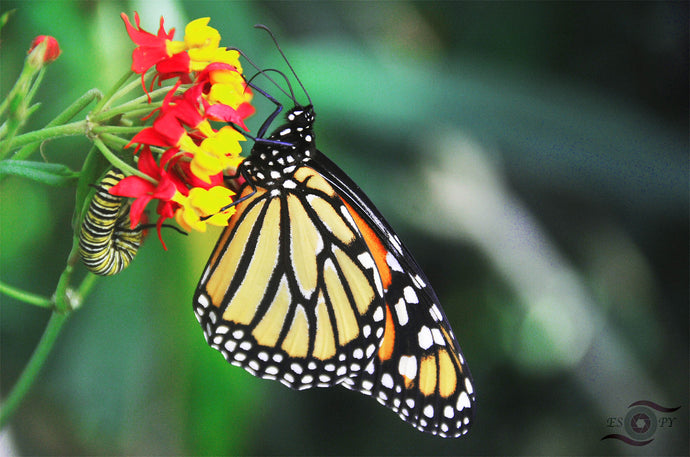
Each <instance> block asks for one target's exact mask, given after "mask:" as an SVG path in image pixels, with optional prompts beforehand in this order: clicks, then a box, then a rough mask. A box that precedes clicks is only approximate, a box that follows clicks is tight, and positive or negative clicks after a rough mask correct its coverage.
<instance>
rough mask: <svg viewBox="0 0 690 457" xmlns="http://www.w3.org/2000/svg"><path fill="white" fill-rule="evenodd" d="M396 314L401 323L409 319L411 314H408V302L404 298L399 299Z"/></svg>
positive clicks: (403, 323) (405, 322)
mask: <svg viewBox="0 0 690 457" xmlns="http://www.w3.org/2000/svg"><path fill="white" fill-rule="evenodd" d="M395 314H396V315H397V316H398V322H399V323H400V325H405V324H407V322H408V321H409V316H408V315H407V304H406V303H405V300H403V299H402V298H401V299H400V300H398V303H396V304H395Z"/></svg>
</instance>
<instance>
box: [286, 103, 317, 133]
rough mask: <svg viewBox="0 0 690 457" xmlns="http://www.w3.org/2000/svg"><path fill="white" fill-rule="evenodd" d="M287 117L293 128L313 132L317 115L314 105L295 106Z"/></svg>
mask: <svg viewBox="0 0 690 457" xmlns="http://www.w3.org/2000/svg"><path fill="white" fill-rule="evenodd" d="M285 117H286V118H287V120H288V124H289V125H290V126H292V127H293V128H295V129H297V128H302V129H303V130H311V129H312V128H313V127H314V119H315V117H316V115H315V113H314V106H313V105H307V106H300V105H295V107H294V108H292V109H291V110H290V111H288V112H287V115H286V116H285Z"/></svg>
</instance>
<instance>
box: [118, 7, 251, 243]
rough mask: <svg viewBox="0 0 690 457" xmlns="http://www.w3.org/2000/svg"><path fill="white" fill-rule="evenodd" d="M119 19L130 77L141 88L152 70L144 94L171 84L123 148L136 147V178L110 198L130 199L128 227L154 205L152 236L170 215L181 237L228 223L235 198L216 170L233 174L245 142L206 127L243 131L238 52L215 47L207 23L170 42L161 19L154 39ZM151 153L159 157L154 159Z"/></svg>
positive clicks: (245, 96)
mask: <svg viewBox="0 0 690 457" xmlns="http://www.w3.org/2000/svg"><path fill="white" fill-rule="evenodd" d="M122 19H123V20H124V22H125V26H126V27H127V33H128V34H129V37H130V38H131V39H132V41H133V42H134V43H135V44H136V45H137V48H136V49H135V50H134V52H133V54H132V71H134V72H135V73H137V74H140V75H141V77H142V85H143V86H144V90H146V86H145V82H144V75H145V74H146V73H147V72H148V71H149V70H150V69H151V68H154V67H155V68H154V75H153V79H152V81H151V86H150V88H149V90H151V88H152V87H153V84H154V83H155V82H156V81H157V82H158V84H159V85H160V84H161V82H162V81H165V80H168V79H177V81H176V83H175V84H174V85H173V86H172V87H171V89H170V91H169V92H167V94H166V96H165V98H164V99H163V102H162V104H161V106H160V107H159V108H156V109H155V110H154V111H153V112H152V113H151V115H150V116H149V117H154V119H153V124H152V125H151V126H150V127H146V128H144V129H142V130H141V131H140V132H139V133H138V134H137V135H135V136H134V138H132V141H131V142H130V145H131V144H136V145H137V146H136V149H135V154H137V155H138V162H137V168H138V170H139V172H140V174H139V175H132V176H128V177H126V178H125V179H123V180H122V181H120V183H118V184H117V185H115V186H113V187H112V188H111V189H110V193H112V194H114V195H119V196H123V197H131V198H134V199H135V200H134V202H133V203H132V207H131V210H130V218H131V224H132V227H134V226H136V225H137V224H138V223H139V222H140V220H141V218H142V214H143V211H144V208H145V207H146V205H147V204H148V203H149V202H150V201H151V200H157V202H158V206H157V213H158V216H159V217H158V221H157V227H158V236H159V238H161V235H160V229H161V226H162V224H163V222H164V221H165V220H166V219H168V218H173V217H174V218H175V220H176V221H177V222H178V224H180V226H181V227H182V228H184V229H185V230H187V231H191V230H198V231H205V230H206V224H212V225H220V226H223V225H227V221H228V219H229V218H230V216H231V215H232V214H233V213H234V211H235V208H234V207H233V206H229V205H230V204H231V203H232V197H233V195H234V194H235V193H234V192H233V191H232V190H231V189H228V188H227V187H226V186H225V185H224V180H223V172H224V171H228V170H234V169H236V168H237V166H238V165H239V164H240V162H241V161H242V160H243V158H242V157H240V155H239V154H240V152H241V151H242V148H241V146H240V141H245V137H244V136H243V135H242V134H241V133H240V132H238V131H237V130H236V129H235V128H234V127H232V126H230V125H226V126H225V127H222V128H220V129H219V130H215V129H214V128H213V127H212V125H211V123H210V121H223V122H226V123H231V124H234V125H237V126H239V127H241V128H243V129H245V130H247V128H246V126H245V124H244V120H245V119H246V118H247V117H248V116H251V115H252V114H253V113H254V107H253V106H252V105H251V104H250V101H251V98H252V92H251V90H250V89H249V87H248V86H247V84H246V82H245V80H244V78H243V76H242V67H241V65H240V62H239V53H238V52H237V51H236V50H229V49H227V48H224V47H219V43H220V34H219V33H218V31H217V30H215V29H214V28H212V27H209V26H208V22H209V18H201V19H196V20H194V21H192V22H190V23H189V24H188V25H187V26H186V28H185V36H184V40H183V41H173V40H172V38H173V35H174V33H175V31H174V29H171V30H170V31H169V32H166V31H165V28H164V26H163V18H161V22H160V27H159V29H158V33H157V34H156V35H154V34H152V33H149V32H147V31H145V30H143V29H142V28H141V27H140V25H139V16H138V15H137V14H136V13H135V14H134V20H135V23H136V27H135V26H133V25H132V23H131V22H130V21H129V18H128V17H127V16H126V15H125V14H124V13H123V14H122ZM183 88H184V90H182V89H183ZM147 93H148V91H147ZM157 148H161V149H162V150H163V151H164V152H163V153H154V151H158V150H159V149H157ZM162 242H163V240H162V238H161V243H162ZM163 245H164V246H165V244H163Z"/></svg>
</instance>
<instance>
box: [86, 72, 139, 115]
mask: <svg viewBox="0 0 690 457" xmlns="http://www.w3.org/2000/svg"><path fill="white" fill-rule="evenodd" d="M131 77H132V72H131V71H129V70H128V71H127V72H126V73H125V74H124V75H123V76H122V77H121V78H120V79H119V80H118V81H117V82H116V83H115V84H113V86H112V87H111V88H110V90H108V92H106V93H105V96H104V97H103V98H101V100H100V101H99V102H98V103H97V104H96V106H95V107H94V109H93V112H94V113H99V112H100V111H101V110H103V109H104V108H105V106H107V105H108V104H110V103H112V100H114V99H115V98H117V97H116V96H115V94H117V92H118V91H119V90H120V88H121V87H122V86H123V85H124V84H125V83H126V82H127V80H128V79H129V78H131Z"/></svg>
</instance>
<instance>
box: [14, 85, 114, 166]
mask: <svg viewBox="0 0 690 457" xmlns="http://www.w3.org/2000/svg"><path fill="white" fill-rule="evenodd" d="M99 97H103V95H102V94H101V91H99V90H98V89H90V90H89V91H87V92H86V93H85V94H84V95H82V96H81V97H79V98H78V99H77V100H76V101H75V102H74V103H72V104H71V105H70V106H68V107H67V108H66V109H65V110H64V111H63V112H62V113H60V114H58V115H57V116H56V117H55V118H54V119H53V120H52V121H50V122H48V124H46V126H45V127H44V128H47V127H54V126H57V125H61V124H65V123H66V122H69V121H70V120H72V118H74V116H76V115H77V114H78V113H79V112H80V111H81V110H83V109H84V108H86V106H87V105H88V104H89V103H91V102H92V101H93V100H95V99H97V98H99ZM39 144H40V143H39V142H35V143H30V144H27V145H26V146H24V147H22V148H21V149H20V150H19V151H17V153H16V154H15V155H14V156H13V158H14V159H17V160H24V159H26V158H27V157H29V156H30V155H31V154H32V153H33V152H34V151H35V150H36V149H37V148H38V146H39Z"/></svg>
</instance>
